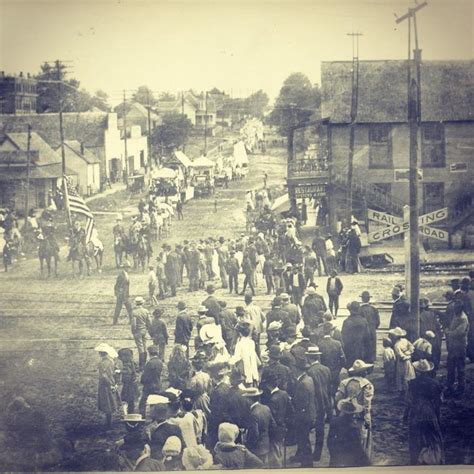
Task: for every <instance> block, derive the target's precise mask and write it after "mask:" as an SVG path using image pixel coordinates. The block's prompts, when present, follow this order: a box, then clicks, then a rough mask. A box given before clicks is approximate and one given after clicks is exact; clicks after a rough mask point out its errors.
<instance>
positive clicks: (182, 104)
mask: <svg viewBox="0 0 474 474" xmlns="http://www.w3.org/2000/svg"><path fill="white" fill-rule="evenodd" d="M181 126H182V127H184V91H182V92H181ZM185 150H186V144H185V143H184V140H183V153H184V152H185Z"/></svg>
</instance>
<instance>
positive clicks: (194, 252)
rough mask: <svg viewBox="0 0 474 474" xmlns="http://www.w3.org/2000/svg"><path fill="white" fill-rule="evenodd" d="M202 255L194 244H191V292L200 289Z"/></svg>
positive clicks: (189, 260) (189, 266)
mask: <svg viewBox="0 0 474 474" xmlns="http://www.w3.org/2000/svg"><path fill="white" fill-rule="evenodd" d="M200 259H201V254H200V253H199V250H198V249H197V248H196V245H195V244H194V243H190V245H189V250H188V256H187V265H188V267H187V268H188V278H189V291H197V290H198V289H199V263H200Z"/></svg>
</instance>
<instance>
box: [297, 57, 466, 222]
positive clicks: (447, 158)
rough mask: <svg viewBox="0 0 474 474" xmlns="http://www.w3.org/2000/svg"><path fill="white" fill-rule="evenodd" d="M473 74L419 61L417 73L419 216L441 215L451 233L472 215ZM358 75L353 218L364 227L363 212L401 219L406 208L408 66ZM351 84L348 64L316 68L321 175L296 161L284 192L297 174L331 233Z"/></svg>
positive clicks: (342, 200)
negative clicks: (314, 192) (316, 192)
mask: <svg viewBox="0 0 474 474" xmlns="http://www.w3.org/2000/svg"><path fill="white" fill-rule="evenodd" d="M473 72H474V71H473V62H472V61H423V62H422V65H421V122H422V123H421V126H420V131H419V137H418V149H419V157H418V162H419V171H418V174H419V176H420V181H419V211H420V213H425V212H430V211H432V210H435V209H438V208H443V207H448V208H449V214H450V217H449V221H448V222H445V223H440V225H445V226H447V227H448V228H449V229H450V230H452V231H455V230H457V229H459V228H460V227H463V226H464V227H465V226H466V224H467V223H468V222H469V219H470V218H471V216H472V214H473V209H474V208H473V198H474V191H473V189H474V188H473V187H472V181H473V177H474V115H473V114H474V108H473V105H474V104H473V98H474V82H473ZM359 74H360V76H359V100H358V113H357V120H356V125H355V147H354V158H353V175H354V176H353V188H352V190H353V200H354V213H355V215H356V216H357V217H359V218H362V219H364V218H365V216H364V214H365V210H366V208H367V206H368V205H370V207H375V208H378V209H380V210H385V211H388V212H390V213H392V214H396V215H399V216H401V213H402V208H403V205H405V204H407V203H408V168H409V143H410V140H409V125H408V123H407V96H408V92H407V61H361V62H360V66H359ZM351 78H352V62H348V61H336V62H323V63H322V68H321V89H322V107H321V114H322V116H323V117H327V119H328V120H327V124H326V127H327V129H326V130H325V132H324V133H323V136H325V137H326V140H325V141H326V145H325V147H327V163H328V165H327V170H323V169H314V170H311V171H310V172H305V169H304V167H305V166H311V163H312V162H309V161H306V163H303V162H301V163H298V162H297V157H296V158H295V160H293V162H292V163H289V172H288V173H289V174H288V178H289V185H292V183H295V179H296V178H297V175H298V174H299V175H301V174H304V176H305V179H307V183H308V184H311V183H312V184H313V185H316V184H319V185H321V189H322V192H323V194H325V195H326V197H327V199H328V201H329V214H330V223H331V226H332V227H333V229H336V227H337V222H338V221H339V222H340V221H342V220H343V219H344V217H345V215H346V214H347V211H346V209H347V183H348V157H349V134H350V109H351V91H352V81H351ZM290 155H291V154H290ZM313 164H314V162H313ZM315 166H316V165H315ZM300 181H301V178H300ZM296 192H297V191H295V193H296Z"/></svg>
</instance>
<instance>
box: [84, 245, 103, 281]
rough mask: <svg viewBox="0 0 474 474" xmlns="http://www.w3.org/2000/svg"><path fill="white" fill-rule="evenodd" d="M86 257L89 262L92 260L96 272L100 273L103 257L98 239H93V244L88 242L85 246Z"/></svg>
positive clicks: (101, 246)
mask: <svg viewBox="0 0 474 474" xmlns="http://www.w3.org/2000/svg"><path fill="white" fill-rule="evenodd" d="M86 255H87V257H88V259H89V261H90V260H91V259H92V258H94V260H95V265H96V270H97V272H98V273H102V259H103V256H104V246H103V245H102V242H101V241H100V240H98V239H95V240H94V242H93V241H92V240H90V241H89V242H88V243H87V245H86Z"/></svg>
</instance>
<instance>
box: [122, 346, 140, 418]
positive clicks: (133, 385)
mask: <svg viewBox="0 0 474 474" xmlns="http://www.w3.org/2000/svg"><path fill="white" fill-rule="evenodd" d="M118 358H119V359H120V360H121V362H122V367H121V380H122V393H121V394H120V396H121V398H122V403H124V402H125V403H127V413H135V403H136V400H137V398H138V377H137V366H136V364H135V362H134V361H133V351H132V350H131V349H129V348H127V347H125V348H123V349H120V350H119V351H118Z"/></svg>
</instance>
